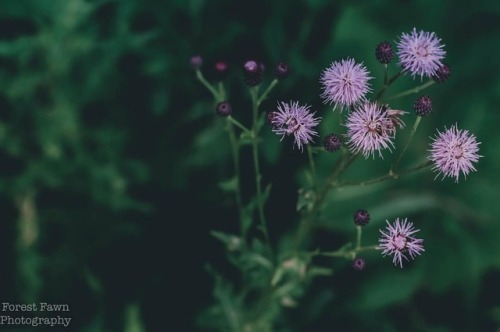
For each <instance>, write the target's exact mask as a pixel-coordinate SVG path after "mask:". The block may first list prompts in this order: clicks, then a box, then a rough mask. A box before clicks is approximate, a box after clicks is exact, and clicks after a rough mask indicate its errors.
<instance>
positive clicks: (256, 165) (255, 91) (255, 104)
mask: <svg viewBox="0 0 500 332" xmlns="http://www.w3.org/2000/svg"><path fill="white" fill-rule="evenodd" d="M257 94H258V87H252V88H250V95H251V97H252V116H253V125H252V154H253V165H254V169H255V187H256V191H257V210H258V213H259V220H260V229H261V231H262V233H263V234H264V238H265V241H266V243H267V245H268V247H269V250H270V253H271V252H272V251H271V242H270V240H269V232H268V230H267V223H266V218H265V215H264V204H263V203H264V202H263V198H262V184H261V180H262V175H261V173H260V165H259V141H258V133H257V131H258V124H257V122H258V110H259V104H258V96H257Z"/></svg>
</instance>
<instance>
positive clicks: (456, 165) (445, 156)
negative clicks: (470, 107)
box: [429, 125, 482, 183]
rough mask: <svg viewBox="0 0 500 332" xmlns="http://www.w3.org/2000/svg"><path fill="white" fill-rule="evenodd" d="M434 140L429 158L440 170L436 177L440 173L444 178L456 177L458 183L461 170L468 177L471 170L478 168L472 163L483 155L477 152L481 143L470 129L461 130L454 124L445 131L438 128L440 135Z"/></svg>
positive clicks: (435, 168)
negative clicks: (470, 132)
mask: <svg viewBox="0 0 500 332" xmlns="http://www.w3.org/2000/svg"><path fill="white" fill-rule="evenodd" d="M445 129H446V128H445ZM433 140H434V141H433V142H432V144H431V147H432V148H431V150H429V151H430V152H431V155H430V156H429V159H430V160H432V161H433V162H434V167H433V170H436V171H438V172H439V173H438V175H436V177H438V176H439V175H440V174H443V178H444V177H445V176H449V177H455V182H457V183H458V178H459V175H460V172H462V173H463V174H464V177H466V176H467V174H469V172H470V171H475V170H476V169H475V168H474V166H473V165H472V163H476V162H477V161H478V160H479V158H480V157H482V156H480V155H478V154H477V153H478V151H479V144H481V143H478V142H477V141H476V137H475V136H474V135H473V134H469V131H467V130H460V129H458V128H457V125H454V126H452V127H451V128H450V129H446V130H445V132H443V133H442V132H440V131H439V130H438V135H437V137H435V138H433Z"/></svg>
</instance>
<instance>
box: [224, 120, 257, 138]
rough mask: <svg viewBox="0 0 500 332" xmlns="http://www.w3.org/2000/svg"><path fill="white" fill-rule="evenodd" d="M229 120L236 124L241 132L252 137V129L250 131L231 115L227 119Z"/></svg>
mask: <svg viewBox="0 0 500 332" xmlns="http://www.w3.org/2000/svg"><path fill="white" fill-rule="evenodd" d="M227 120H228V121H229V122H231V123H232V124H234V125H235V126H236V127H238V128H240V129H241V130H243V131H244V132H245V133H246V134H248V135H249V136H252V135H253V134H252V131H251V130H250V129H248V128H247V127H245V126H244V125H242V124H241V122H239V121H238V120H236V119H235V118H233V117H232V116H231V115H229V116H228V117H227Z"/></svg>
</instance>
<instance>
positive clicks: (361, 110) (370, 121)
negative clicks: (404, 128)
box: [345, 102, 395, 158]
mask: <svg viewBox="0 0 500 332" xmlns="http://www.w3.org/2000/svg"><path fill="white" fill-rule="evenodd" d="M345 126H346V127H347V144H348V145H349V148H350V150H351V152H353V153H358V152H362V153H363V156H364V157H365V158H368V157H369V156H370V155H372V156H374V154H375V151H378V154H379V156H380V157H382V152H381V150H382V149H389V150H391V146H392V147H394V143H393V142H392V139H393V138H394V133H395V125H394V122H393V120H392V119H391V117H390V116H389V114H388V113H387V111H386V110H385V108H383V107H381V106H379V105H378V104H376V103H370V102H366V103H364V104H363V105H361V106H360V107H358V109H356V110H355V111H354V112H351V113H350V114H349V116H348V117H347V120H346V124H345Z"/></svg>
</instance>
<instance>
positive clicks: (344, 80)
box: [320, 58, 372, 111]
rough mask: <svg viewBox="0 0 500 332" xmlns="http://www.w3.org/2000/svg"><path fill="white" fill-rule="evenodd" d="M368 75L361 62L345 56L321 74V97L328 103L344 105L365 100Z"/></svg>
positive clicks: (368, 89)
mask: <svg viewBox="0 0 500 332" xmlns="http://www.w3.org/2000/svg"><path fill="white" fill-rule="evenodd" d="M371 78H372V77H370V76H369V73H368V70H366V68H365V66H363V64H359V63H356V62H354V60H353V59H350V58H347V59H345V60H341V61H335V62H333V63H332V64H331V65H330V67H328V68H327V69H325V70H324V71H323V73H322V74H321V78H320V82H321V83H322V85H323V93H322V94H321V97H323V98H324V102H325V103H328V104H332V103H334V104H335V108H337V106H339V105H340V110H341V111H342V110H343V108H344V107H348V106H351V105H355V104H357V103H359V102H361V101H364V100H365V95H366V94H367V93H368V92H370V91H371V89H370V86H369V85H368V80H370V79H371Z"/></svg>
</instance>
